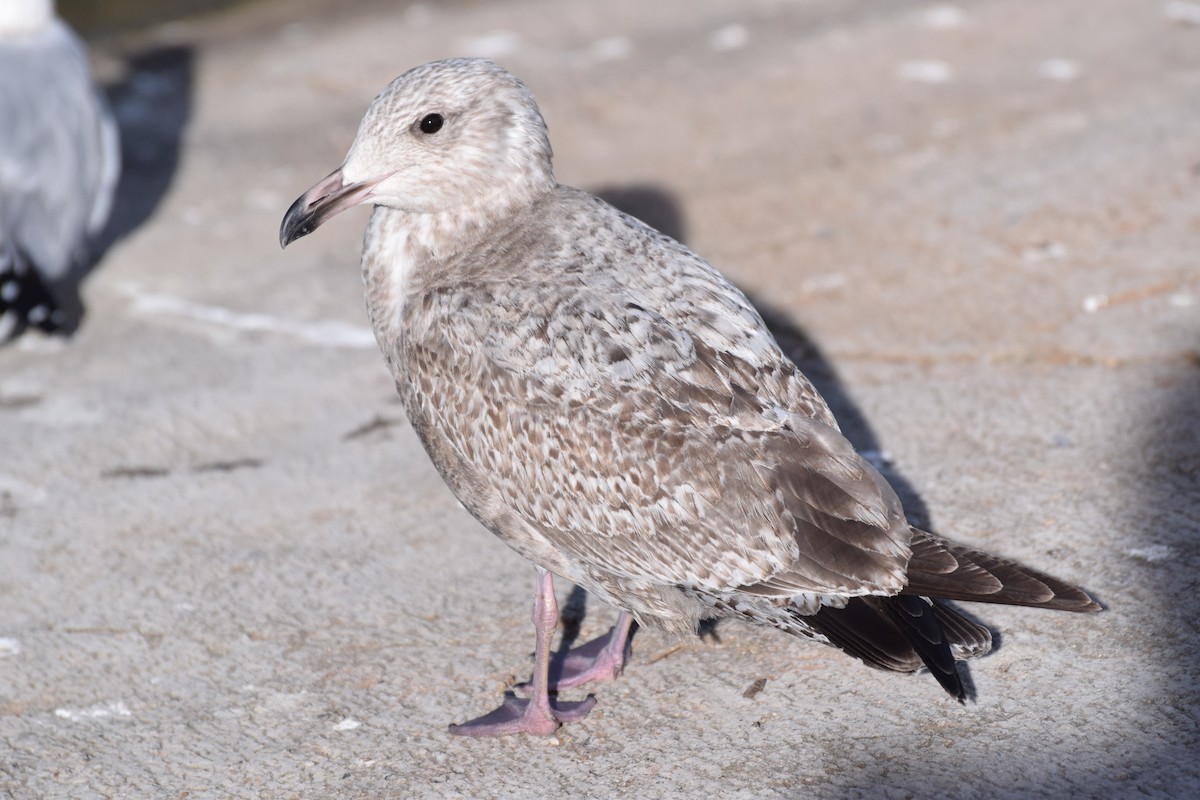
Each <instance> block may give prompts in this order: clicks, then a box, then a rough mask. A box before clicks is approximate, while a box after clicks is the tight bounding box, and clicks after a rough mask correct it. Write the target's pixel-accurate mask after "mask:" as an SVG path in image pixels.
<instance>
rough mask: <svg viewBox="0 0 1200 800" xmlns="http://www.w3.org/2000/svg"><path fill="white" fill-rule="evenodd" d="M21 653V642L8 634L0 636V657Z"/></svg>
mask: <svg viewBox="0 0 1200 800" xmlns="http://www.w3.org/2000/svg"><path fill="white" fill-rule="evenodd" d="M20 654H21V643H20V642H18V641H17V640H16V639H12V638H10V637H8V636H0V658H5V657H7V656H16V655H20Z"/></svg>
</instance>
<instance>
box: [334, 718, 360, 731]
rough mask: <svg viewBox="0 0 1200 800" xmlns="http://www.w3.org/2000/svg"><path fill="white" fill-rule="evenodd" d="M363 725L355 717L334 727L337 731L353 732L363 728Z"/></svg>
mask: <svg viewBox="0 0 1200 800" xmlns="http://www.w3.org/2000/svg"><path fill="white" fill-rule="evenodd" d="M361 727H362V723H361V722H359V721H358V720H356V719H355V718H354V717H346V718H345V719H344V720H342V721H341V722H339V723H338V724H337V725H334V726H333V729H334V730H335V731H352V730H354V729H355V728H361Z"/></svg>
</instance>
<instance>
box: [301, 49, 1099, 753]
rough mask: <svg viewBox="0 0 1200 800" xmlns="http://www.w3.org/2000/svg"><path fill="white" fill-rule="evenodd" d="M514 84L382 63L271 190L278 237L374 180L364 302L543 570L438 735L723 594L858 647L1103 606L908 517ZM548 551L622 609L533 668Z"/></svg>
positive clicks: (564, 683) (497, 729)
mask: <svg viewBox="0 0 1200 800" xmlns="http://www.w3.org/2000/svg"><path fill="white" fill-rule="evenodd" d="M550 160H551V152H550V142H549V140H548V138H547V134H546V126H545V123H544V122H543V121H542V117H541V114H540V112H539V111H538V107H537V105H536V103H535V102H534V100H533V97H532V95H531V94H530V92H529V90H528V89H527V88H526V87H525V86H524V85H523V84H522V83H521V82H520V81H518V80H517V79H516V78H514V77H513V76H512V75H510V74H509V73H507V72H505V71H504V70H502V69H501V68H500V67H498V66H496V65H495V64H494V63H492V62H491V61H487V60H483V59H453V60H448V61H439V62H434V63H431V64H426V65H425V66H422V67H417V68H416V69H413V70H411V71H409V72H407V73H405V74H404V75H402V76H400V77H399V78H397V79H396V80H395V81H393V82H392V84H391V85H389V86H388V87H387V88H386V89H385V90H384V91H383V93H381V94H380V95H379V96H378V97H377V98H375V101H374V102H373V103H372V104H371V107H370V108H369V109H368V110H367V114H366V116H365V117H364V118H363V121H362V124H361V125H360V126H359V129H358V134H357V136H356V137H355V140H354V143H353V145H351V147H350V152H349V154H348V155H347V156H346V160H345V162H344V163H343V164H342V166H341V167H340V168H339V169H337V170H335V171H334V172H332V173H331V174H330V175H329V176H328V177H326V178H324V179H323V180H321V181H320V182H319V183H317V184H316V185H315V186H314V187H313V188H312V189H310V190H309V191H307V192H306V193H304V194H303V195H302V196H301V197H300V198H299V199H298V200H296V202H295V203H294V204H293V205H292V207H291V208H290V209H288V212H287V214H286V215H285V216H284V219H283V224H282V227H281V229H280V241H281V243H282V244H283V245H284V246H286V245H287V244H289V243H290V242H292V241H294V240H295V239H298V238H300V237H301V236H304V235H306V234H308V233H311V232H312V231H313V230H314V229H316V228H317V227H318V226H319V225H321V224H322V223H323V222H324V221H325V220H327V219H329V218H330V217H331V216H333V215H334V214H337V213H339V212H340V211H343V210H345V209H346V208H349V207H351V206H354V205H358V204H360V203H372V204H374V212H373V214H372V216H371V221H370V223H369V225H368V227H367V233H366V238H365V242H364V245H363V255H362V273H363V281H364V285H365V289H366V298H367V310H368V313H369V315H370V318H371V323H372V325H373V327H374V330H375V335H376V338H377V340H378V342H379V346H380V348H381V349H382V350H383V354H384V358H385V359H386V360H387V364H388V367H389V369H390V370H391V372H392V375H393V376H394V377H395V379H396V388H397V390H398V391H399V393H400V397H401V399H402V400H403V402H404V407H405V409H406V411H407V412H408V416H409V419H410V420H411V422H412V425H413V428H414V429H415V430H416V432H417V434H418V436H419V437H420V439H421V442H422V443H423V444H424V446H425V449H426V451H427V452H428V454H429V456H430V458H431V459H432V460H433V463H434V465H435V466H436V467H437V469H438V471H439V472H440V473H441V474H442V477H443V478H444V479H445V481H446V483H447V484H448V485H449V486H450V488H451V490H452V491H453V492H454V493H455V495H457V496H458V498H459V499H460V500H461V501H462V503H463V505H464V506H466V508H467V509H468V510H469V511H470V512H471V513H472V514H473V515H475V517H476V518H478V519H479V520H480V522H482V523H483V524H484V525H485V526H486V527H487V528H489V529H490V530H491V531H492V532H493V533H495V534H496V535H497V536H499V537H500V538H501V539H502V540H503V541H504V542H505V543H506V544H508V545H509V546H510V547H512V548H513V549H514V550H516V551H517V552H518V553H520V554H521V555H522V556H524V557H525V558H528V559H529V560H531V561H533V562H534V564H535V565H536V566H537V574H538V579H537V591H536V596H535V602H534V613H533V622H534V627H535V630H536V633H537V646H536V650H535V654H534V671H533V677H532V679H531V681H530V684H529V687H528V688H529V692H530V698H529V699H528V700H526V699H522V698H517V697H510V698H508V699H507V700H506V701H505V702H504V704H503V705H502V706H501V707H500V708H498V709H496V710H495V711H493V712H491V713H489V714H487V715H485V716H483V717H480V718H478V719H475V720H472V721H470V722H467V723H465V724H463V725H458V726H451V730H452V732H454V733H458V734H466V735H473V736H494V735H503V734H509V733H518V732H525V733H538V734H548V733H551V732H553V731H554V730H556V729H557V728H558V726H559V724H560V723H562V722H567V721H572V720H577V719H580V718H582V717H583V716H585V715H586V714H587V713H588V711H589V710H590V709H591V707H592V705H593V704H594V702H595V699H594V698H593V697H588V698H587V699H586V700H583V701H581V702H574V703H568V702H562V701H557V700H556V699H555V698H553V697H552V696H551V693H552V690H557V689H563V688H567V687H570V686H577V685H580V684H582V683H586V682H589V681H597V680H605V679H611V678H613V677H615V676H616V675H617V674H618V673H619V672H620V671H621V669H622V667H623V665H624V660H625V655H626V642H627V638H628V634H629V630H630V626H631V622H632V621H633V620H636V621H637V622H638V623H639V624H649V625H655V626H658V627H660V628H664V629H666V630H668V631H672V632H676V633H688V632H692V631H694V630H695V629H696V626H697V624H698V623H699V622H700V621H701V620H703V619H706V618H713V617H730V616H732V617H741V618H745V619H750V620H753V621H755V622H759V623H763V624H766V625H772V626H775V627H777V628H780V629H782V630H785V631H787V632H788V633H792V634H796V635H798V636H803V637H806V638H811V639H815V640H818V641H821V642H825V643H828V644H831V645H834V646H837V647H839V648H841V649H842V650H844V651H846V652H847V653H849V654H850V655H853V656H856V657H857V658H859V659H861V660H862V661H864V662H865V663H867V664H868V665H870V666H873V667H878V668H881V669H887V670H895V671H898V672H914V671H916V670H917V669H919V668H921V667H922V666H925V667H928V668H929V670H930V672H931V673H932V674H933V676H934V677H935V678H936V679H937V680H938V682H939V683H940V684H941V685H942V686H943V687H944V688H945V689H946V691H947V692H949V693H950V694H951V695H952V696H953V697H955V698H957V699H959V700H960V701H961V700H962V699H963V698H964V696H965V694H966V691H965V689H964V685H963V682H962V679H961V678H960V676H959V673H958V670H957V667H956V665H955V662H956V660H962V659H967V658H971V657H974V656H978V655H981V654H983V653H985V652H987V651H988V649H989V648H990V647H991V636H990V634H989V632H988V630H987V629H986V628H984V627H983V626H981V625H978V624H976V623H975V622H972V621H970V620H969V619H967V618H966V617H964V616H962V615H961V614H959V613H958V612H957V611H955V610H954V608H952V607H951V606H950V605H948V604H947V603H946V602H944V601H945V600H975V601H983V602H991V603H1008V604H1015V605H1028V606H1040V607H1043V608H1055V609H1062V610H1067V611H1096V610H1098V609H1099V606H1098V605H1097V604H1096V603H1095V602H1094V601H1093V600H1092V599H1091V598H1090V597H1089V596H1088V595H1087V594H1086V593H1085V592H1083V591H1082V590H1080V589H1078V588H1076V587H1074V586H1071V585H1069V584H1067V583H1064V582H1062V581H1059V580H1057V579H1055V578H1052V577H1050V576H1048V575H1045V574H1042V573H1040V572H1037V571H1035V570H1032V569H1029V568H1027V567H1024V566H1022V565H1020V564H1016V563H1014V562H1012V561H1009V560H1006V559H1003V558H1000V557H997V556H993V555H990V554H988V553H984V552H982V551H980V550H976V549H975V548H973V547H969V546H967V545H963V544H958V543H956V542H951V541H948V540H946V539H943V538H941V537H939V536H936V535H934V534H931V533H928V532H926V531H922V530H920V529H918V528H914V527H912V526H911V525H910V524H909V523H908V521H907V520H906V518H905V515H904V510H903V509H902V508H901V506H900V501H899V500H898V499H897V497H896V494H895V492H893V491H892V489H891V487H890V486H889V485H888V484H887V482H886V481H885V480H884V478H883V477H882V476H881V475H880V474H879V473H878V472H877V471H876V470H875V469H874V468H873V467H872V466H871V465H870V464H869V463H868V462H867V461H865V460H864V459H863V458H862V457H860V456H859V455H858V454H857V453H856V452H855V451H854V448H853V447H852V446H851V444H850V443H849V442H848V441H847V440H846V439H845V437H843V436H842V434H841V432H840V431H839V429H838V424H837V421H836V420H835V419H834V418H833V415H832V414H831V413H830V410H829V407H828V406H827V405H826V404H825V401H824V400H823V399H822V398H821V396H820V395H819V394H818V393H817V391H816V390H815V389H814V388H813V385H812V384H811V383H810V382H809V381H808V379H807V378H805V377H804V375H803V374H801V373H800V371H799V370H798V369H797V368H796V366H795V365H794V364H793V363H792V362H791V361H790V360H788V358H787V357H786V356H785V355H784V354H783V352H782V351H781V350H780V348H779V345H778V344H776V342H775V340H774V339H773V338H772V336H771V334H770V333H769V332H768V331H767V328H766V326H765V325H764V323H763V320H762V319H761V317H760V316H759V315H758V313H757V312H756V311H755V310H754V308H753V307H752V306H751V304H750V303H749V301H748V300H747V299H746V297H745V296H744V295H743V294H742V293H741V292H740V291H738V289H737V288H735V287H734V286H733V285H732V284H731V283H730V282H729V281H728V280H726V279H725V278H724V277H723V276H722V275H721V274H720V273H719V272H717V271H716V270H715V269H714V268H713V267H711V266H710V265H709V264H707V263H706V262H704V261H703V260H701V259H700V258H699V257H698V256H696V255H695V254H693V253H692V252H691V251H689V250H688V249H687V248H686V247H684V246H683V245H681V244H680V243H678V242H676V241H674V240H672V239H671V238H669V237H667V236H664V235H663V234H661V233H659V232H657V231H655V230H653V229H651V228H649V227H647V226H645V225H643V224H642V223H641V222H639V221H638V220H636V219H634V218H632V217H629V216H627V215H625V214H622V213H621V212H619V211H617V210H616V209H614V208H612V207H611V206H609V205H607V204H606V203H604V202H603V201H602V200H599V199H597V198H595V197H592V196H591V195H589V194H586V193H584V192H581V191H578V190H576V189H571V188H569V187H566V186H562V185H559V184H558V183H556V182H555V180H554V175H553V172H552V170H551V166H550ZM552 575H560V576H562V577H564V578H568V579H569V580H571V581H574V582H575V583H577V584H579V585H580V586H583V587H584V588H586V589H587V590H588V592H590V593H591V594H593V595H594V596H596V597H598V598H600V599H601V600H603V601H605V602H607V603H610V604H612V605H614V606H616V607H618V608H620V609H621V615H620V617H619V619H618V623H617V625H616V626H615V627H614V629H613V630H612V631H611V632H610V633H609V634H608V635H607V636H605V637H601V638H600V639H598V640H596V641H594V642H590V643H588V644H586V645H583V646H582V647H580V648H577V649H576V650H573V651H571V653H570V654H569V655H568V656H567V659H566V662H565V664H564V667H563V670H562V674H561V675H560V676H557V680H555V681H553V682H552V681H551V678H550V673H549V657H550V643H551V638H552V636H553V633H554V629H555V626H556V625H557V620H558V612H557V608H556V606H555V600H554V592H553V578H552Z"/></svg>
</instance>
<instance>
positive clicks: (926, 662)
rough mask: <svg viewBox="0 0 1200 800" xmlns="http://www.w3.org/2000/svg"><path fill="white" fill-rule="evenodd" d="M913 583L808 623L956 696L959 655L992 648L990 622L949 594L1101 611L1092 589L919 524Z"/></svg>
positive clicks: (960, 690)
mask: <svg viewBox="0 0 1200 800" xmlns="http://www.w3.org/2000/svg"><path fill="white" fill-rule="evenodd" d="M911 544H912V551H913V556H912V560H911V561H910V562H909V565H908V586H907V587H906V588H905V589H904V590H903V591H902V592H901V593H900V594H898V595H896V596H893V597H876V596H865V597H854V598H851V599H850V600H849V601H848V602H847V603H846V606H845V608H832V607H828V606H826V607H822V608H821V609H820V610H819V611H818V612H817V613H816V614H813V615H811V616H805V617H804V618H803V620H804V622H805V623H807V624H808V625H810V626H811V627H812V628H813V629H815V630H816V631H818V632H819V633H821V634H823V635H824V636H825V638H827V639H828V640H829V642H830V644H832V645H834V646H835V647H838V648H840V649H842V650H844V651H845V652H846V653H848V654H850V655H852V656H855V657H856V658H859V659H861V660H862V661H863V662H864V663H866V664H867V665H869V666H872V667H876V668H878V669H884V670H890V671H895V672H914V671H916V670H918V669H920V668H921V667H922V666H925V667H928V669H929V671H930V673H932V675H933V677H934V678H935V679H937V682H938V683H939V684H941V686H942V688H943V689H945V690H946V691H947V692H948V693H949V694H950V695H951V696H952V697H954V698H955V699H956V700H958V701H959V702H962V701H963V700H964V699H965V698H966V696H967V690H966V687H965V685H964V684H963V681H962V677H961V676H960V675H959V672H958V669H957V667H956V666H955V662H956V661H961V660H965V659H968V658H974V657H975V656H980V655H983V654H984V653H986V652H988V651H989V650H990V649H991V647H992V636H991V633H990V632H989V631H988V629H987V628H985V627H984V626H982V625H980V624H979V623H976V622H973V621H972V620H969V619H967V618H966V617H965V616H963V615H962V614H960V613H959V612H958V611H956V610H955V609H953V608H951V607H950V606H949V605H947V604H946V603H945V602H943V601H945V600H969V601H974V602H981V603H1003V604H1007V605H1021V606H1036V607H1041V608H1052V609H1057V610H1061V611H1099V610H1100V608H1101V607H1100V605H1099V604H1098V603H1097V602H1096V601H1095V600H1093V599H1092V598H1091V597H1090V596H1089V595H1088V594H1087V592H1085V591H1083V590H1082V589H1080V588H1078V587H1076V586H1072V585H1071V584H1069V583H1065V582H1064V581H1060V580H1058V579H1057V578H1053V577H1051V576H1049V575H1046V574H1045V573H1043V572H1039V571H1037V570H1034V569H1030V568H1029V567H1026V566H1023V565H1022V564H1018V563H1017V562H1015V561H1010V560H1008V559H1005V558H1000V557H999V556H994V555H992V554H990V553H985V552H983V551H982V550H976V549H975V548H973V547H967V546H966V545H962V544H959V543H957V542H951V541H948V540H946V539H942V538H941V537H938V536H934V535H933V534H931V533H926V532H925V531H922V530H918V529H915V528H914V529H913V539H912V543H911Z"/></svg>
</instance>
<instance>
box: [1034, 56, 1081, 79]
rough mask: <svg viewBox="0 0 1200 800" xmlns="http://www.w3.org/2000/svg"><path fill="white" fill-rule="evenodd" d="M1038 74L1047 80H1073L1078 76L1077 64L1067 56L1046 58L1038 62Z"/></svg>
mask: <svg viewBox="0 0 1200 800" xmlns="http://www.w3.org/2000/svg"><path fill="white" fill-rule="evenodd" d="M1038 75H1039V76H1040V77H1042V78H1045V79H1046V80H1048V81H1062V82H1064V83H1066V82H1067V81H1073V80H1075V79H1076V78H1078V77H1079V64H1078V63H1076V62H1074V61H1072V60H1071V59H1069V58H1048V59H1046V60H1045V61H1043V62H1042V63H1041V64H1038Z"/></svg>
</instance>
